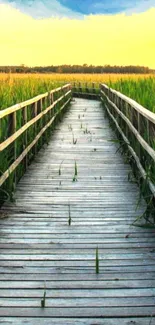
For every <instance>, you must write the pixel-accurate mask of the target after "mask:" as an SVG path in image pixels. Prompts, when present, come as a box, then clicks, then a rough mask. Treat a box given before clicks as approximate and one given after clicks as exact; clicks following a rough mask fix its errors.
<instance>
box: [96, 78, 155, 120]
mask: <svg viewBox="0 0 155 325" xmlns="http://www.w3.org/2000/svg"><path fill="white" fill-rule="evenodd" d="M100 87H101V89H102V87H104V89H107V91H109V90H110V91H111V93H113V94H115V95H117V96H118V97H119V98H121V99H123V100H124V101H126V103H128V104H129V105H131V106H132V107H133V108H134V109H135V110H136V111H137V112H139V113H140V114H141V115H143V116H144V117H146V118H147V119H148V120H149V121H151V122H152V123H154V124H155V114H154V113H152V112H151V111H149V110H148V109H146V108H145V107H143V106H142V105H140V104H138V103H137V102H136V101H135V100H134V99H131V98H129V97H127V96H126V95H124V94H122V93H120V92H119V91H117V90H115V89H112V88H110V87H108V86H107V85H105V84H101V85H100Z"/></svg>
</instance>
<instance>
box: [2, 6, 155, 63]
mask: <svg viewBox="0 0 155 325" xmlns="http://www.w3.org/2000/svg"><path fill="white" fill-rule="evenodd" d="M84 63H87V64H94V65H104V64H111V65H114V64H117V65H130V64H131V65H145V66H149V67H151V68H155V8H152V9H149V10H147V11H145V12H142V13H135V14H132V15H125V14H116V15H96V16H92V15H90V16H85V17H84V18H82V19H75V18H74V19H71V18H49V19H47V18H46V19H40V20H39V19H38V20H37V19H34V18H32V17H31V16H28V15H26V14H24V13H21V12H20V11H18V10H17V9H15V8H12V7H11V6H9V5H7V4H0V65H19V64H25V65H29V66H34V65H58V64H84Z"/></svg>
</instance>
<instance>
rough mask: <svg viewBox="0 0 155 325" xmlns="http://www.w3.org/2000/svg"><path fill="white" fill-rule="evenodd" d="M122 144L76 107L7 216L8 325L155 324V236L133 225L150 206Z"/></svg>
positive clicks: (90, 105)
mask: <svg viewBox="0 0 155 325" xmlns="http://www.w3.org/2000/svg"><path fill="white" fill-rule="evenodd" d="M114 140H115V134H114V133H113V131H112V130H111V128H110V127H109V120H108V119H107V117H106V116H105V114H104V110H103V108H102V106H101V104H100V102H98V101H95V100H93V101H91V100H86V99H76V100H75V101H73V102H72V104H71V109H70V110H69V111H68V112H67V113H66V114H65V116H64V118H63V121H62V122H61V123H60V124H59V125H58V126H57V128H56V130H55V131H54V134H53V136H52V138H51V141H50V143H49V145H48V146H45V147H44V148H43V149H42V150H41V151H40V153H39V154H38V156H37V157H36V159H35V161H34V162H33V163H32V165H31V166H30V167H29V169H28V171H27V173H26V174H25V176H24V177H23V178H22V180H21V181H20V183H19V185H18V186H17V190H16V201H15V203H12V204H8V205H5V207H4V208H3V210H2V213H1V214H2V215H1V217H2V218H1V220H0V250H1V255H0V324H17V325H19V324H30V325H33V324H35V325H39V324H40V325H42V324H48V325H54V324H56V325H58V324H63V325H69V324H78V325H138V324H139V325H153V324H155V318H153V317H152V315H155V277H154V276H155V236H154V235H155V231H154V230H152V229H147V228H145V229H144V228H140V227H135V226H132V225H131V224H132V222H133V221H134V220H135V218H136V216H138V215H141V214H142V213H143V211H144V210H145V204H144V202H141V204H140V205H139V207H138V208H137V210H135V209H136V205H137V201H138V198H139V189H138V188H137V185H136V184H135V183H131V182H129V181H128V173H129V172H130V166H129V165H128V164H125V162H124V161H123V157H122V156H121V155H120V152H119V151H117V148H118V145H117V143H116V142H115V141H114ZM73 142H74V143H73ZM75 162H76V166H77V176H76V175H75V174H76V168H75ZM76 178H77V181H76ZM69 206H70V215H71V225H70V226H69V225H68V220H69ZM97 246H98V248H99V261H100V269H99V270H100V273H99V274H96V272H95V250H96V247H97ZM45 287H46V307H45V308H41V299H42V297H43V294H44V288H45Z"/></svg>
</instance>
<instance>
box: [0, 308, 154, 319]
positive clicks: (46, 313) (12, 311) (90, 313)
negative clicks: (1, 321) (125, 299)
mask: <svg viewBox="0 0 155 325" xmlns="http://www.w3.org/2000/svg"><path fill="white" fill-rule="evenodd" d="M73 315H74V318H76V317H80V318H81V317H87V318H88V317H89V318H90V317H91V318H93V317H95V318H106V317H111V315H113V318H114V317H135V315H136V316H137V317H151V315H153V316H154V317H155V311H154V306H151V307H148V306H147V307H144V306H143V307H123V308H122V307H113V308H108V307H98V308H97V307H96V308H92V307H86V308H75V307H74V308H67V307H66V308H65V307H64V308H61V307H60V308H58V307H55V308H30V307H29V308H4V307H2V308H1V309H0V316H1V317H4V316H6V317H9V316H12V317H25V316H27V317H40V318H45V317H52V318H53V317H59V318H65V317H72V318H73Z"/></svg>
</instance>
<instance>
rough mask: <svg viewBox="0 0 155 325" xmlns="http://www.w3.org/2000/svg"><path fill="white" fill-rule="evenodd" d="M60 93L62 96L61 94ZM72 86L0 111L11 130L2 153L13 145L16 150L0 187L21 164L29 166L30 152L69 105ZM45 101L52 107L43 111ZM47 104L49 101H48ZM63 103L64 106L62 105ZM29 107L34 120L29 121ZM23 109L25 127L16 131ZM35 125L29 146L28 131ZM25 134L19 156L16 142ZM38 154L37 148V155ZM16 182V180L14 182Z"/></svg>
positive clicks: (1, 145) (1, 117) (2, 144)
mask: <svg viewBox="0 0 155 325" xmlns="http://www.w3.org/2000/svg"><path fill="white" fill-rule="evenodd" d="M59 92H60V94H59ZM55 93H58V96H59V97H58V96H57V99H56V100H55V101H54V100H53V95H54V94H55ZM71 95H72V92H71V84H66V85H64V86H63V87H59V88H57V89H54V90H51V91H50V92H46V93H44V94H41V95H39V96H36V97H34V98H32V99H29V100H27V101H24V102H22V103H19V104H16V105H13V106H11V107H9V108H6V109H4V110H2V111H0V120H2V119H3V118H4V119H5V118H9V129H8V135H7V138H6V139H4V141H2V143H0V153H3V151H4V150H5V149H7V148H8V147H9V146H10V145H11V144H12V145H13V148H14V150H13V151H14V156H13V157H12V161H13V162H11V163H10V166H9V167H8V169H7V170H6V171H5V172H3V174H2V176H0V186H2V185H3V183H4V182H5V181H6V180H7V179H8V178H9V176H10V175H11V173H12V172H14V171H16V169H17V167H18V166H19V164H20V163H21V162H22V161H24V162H25V163H24V164H25V168H27V165H28V159H27V154H28V153H29V152H30V150H31V149H32V148H33V147H35V146H36V144H37V142H38V140H39V139H40V138H41V136H42V135H43V134H44V133H45V131H46V130H47V129H48V128H49V127H50V126H51V124H52V123H53V122H54V120H55V119H56V117H57V115H58V114H59V113H60V112H61V111H62V110H63V109H64V108H65V107H66V105H68V103H69V101H70V100H71ZM43 100H44V102H45V100H48V102H49V103H50V105H49V106H48V107H45V108H44V109H43ZM46 103H47V101H46ZM61 103H62V104H61ZM58 104H59V105H60V108H59V109H58V110H57V109H56V110H55V107H56V106H57V105H58ZM28 106H32V107H31V109H32V113H31V114H32V115H33V116H32V118H31V119H30V120H29V121H28V118H27V108H28ZM21 109H22V114H23V121H24V125H22V126H21V127H20V128H19V130H17V131H16V119H17V112H18V111H19V110H21ZM38 121H41V129H40V127H39V129H38V133H37V127H36V125H37V124H36V123H37V122H38ZM33 125H34V138H33V139H32V141H31V143H29V144H28V138H27V135H28V130H29V128H30V127H32V126H33ZM22 134H24V139H23V141H24V144H23V151H22V152H21V153H20V154H19V155H18V156H17V147H16V141H17V140H18V138H19V137H20V136H21V135H22ZM36 152H37V150H36V147H35V153H36ZM14 181H15V180H14Z"/></svg>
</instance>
